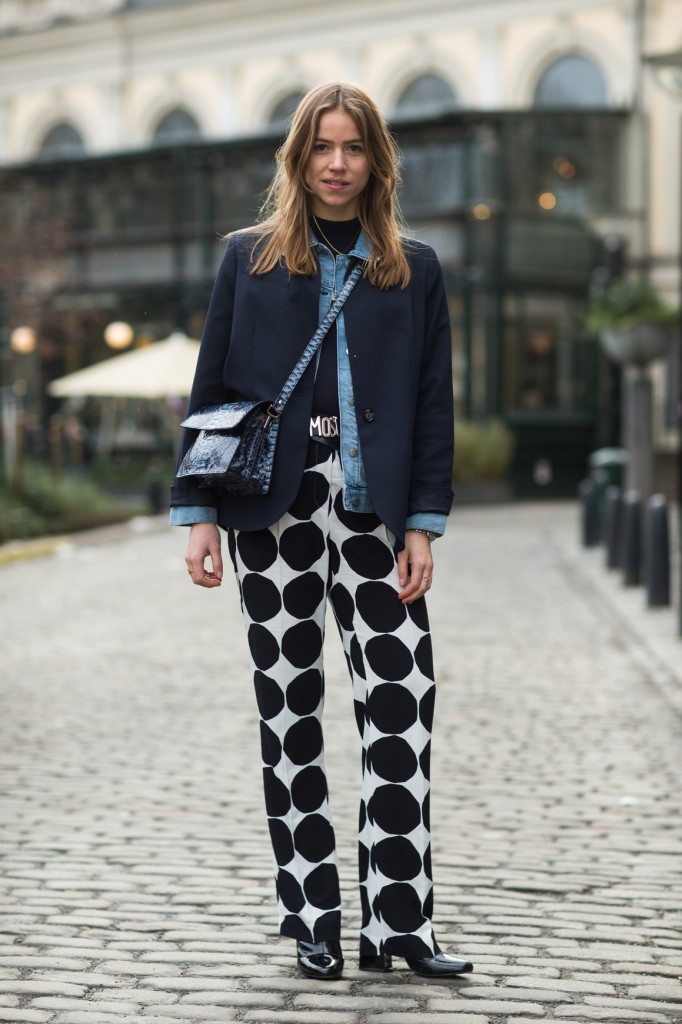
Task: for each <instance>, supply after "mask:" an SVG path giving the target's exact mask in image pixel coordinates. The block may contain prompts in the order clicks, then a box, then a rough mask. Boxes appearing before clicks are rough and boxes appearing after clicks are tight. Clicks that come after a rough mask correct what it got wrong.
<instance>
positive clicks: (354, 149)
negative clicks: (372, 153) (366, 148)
mask: <svg viewBox="0 0 682 1024" xmlns="http://www.w3.org/2000/svg"><path fill="white" fill-rule="evenodd" d="M348 149H349V151H350V152H351V153H354V154H357V153H362V152H363V149H362V145H361V143H359V142H353V143H351V145H350V146H349V147H348Z"/></svg>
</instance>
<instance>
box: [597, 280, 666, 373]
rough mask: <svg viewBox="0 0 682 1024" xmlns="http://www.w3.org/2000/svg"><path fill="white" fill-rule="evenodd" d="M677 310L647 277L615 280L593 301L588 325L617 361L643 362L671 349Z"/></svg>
mask: <svg viewBox="0 0 682 1024" xmlns="http://www.w3.org/2000/svg"><path fill="white" fill-rule="evenodd" d="M677 316H678V313H677V311H676V310H675V309H673V308H672V307H670V306H668V305H667V304H666V303H665V302H663V300H662V299H661V298H660V296H659V295H658V294H657V292H656V291H655V290H654V289H653V288H652V287H651V285H650V284H648V283H647V282H645V281H616V282H614V283H613V284H611V285H609V286H608V287H607V288H606V289H605V290H604V291H603V292H602V293H601V294H600V295H599V296H596V297H594V298H593V299H592V301H591V302H590V305H589V307H588V311H587V317H586V326H587V330H588V331H589V333H590V334H592V335H593V336H595V337H598V338H599V340H600V342H601V345H602V348H603V349H604V352H605V353H606V355H607V356H608V357H609V358H610V359H612V360H613V361H614V362H616V363H620V364H626V363H634V364H635V365H638V366H644V365H645V364H646V363H650V362H652V360H654V359H660V358H661V357H662V356H664V355H665V354H666V352H667V350H668V346H669V344H670V339H671V337H672V331H671V328H672V327H673V326H674V324H675V322H676V319H677Z"/></svg>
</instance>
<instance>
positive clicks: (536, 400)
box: [504, 291, 591, 413]
mask: <svg viewBox="0 0 682 1024" xmlns="http://www.w3.org/2000/svg"><path fill="white" fill-rule="evenodd" d="M583 313H584V310H583V303H582V300H581V299H580V298H572V297H570V296H568V295H557V294H547V293H545V294H541V293H538V292H535V293H533V292H530V291H528V292H520V293H518V294H512V293H509V294H508V295H507V299H506V303H505V330H504V344H505V366H506V367H507V374H506V377H505V398H504V402H505V406H506V409H507V410H508V411H509V410H513V411H522V412H525V413H538V412H547V411H552V412H575V411H576V410H580V409H585V408H587V406H588V404H589V381H590V373H589V363H590V358H591V357H590V352H591V349H590V345H589V343H588V342H587V339H586V338H585V332H584V330H583V328H582V319H583Z"/></svg>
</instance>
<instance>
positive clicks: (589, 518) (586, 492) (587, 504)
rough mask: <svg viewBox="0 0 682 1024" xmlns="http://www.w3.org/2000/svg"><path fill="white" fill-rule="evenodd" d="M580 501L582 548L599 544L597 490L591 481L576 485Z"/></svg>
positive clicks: (582, 481)
mask: <svg viewBox="0 0 682 1024" xmlns="http://www.w3.org/2000/svg"><path fill="white" fill-rule="evenodd" d="M578 497H579V499H580V539H581V541H582V545H583V547H584V548H592V547H594V546H595V544H598V543H599V510H598V508H597V489H596V487H595V486H594V482H593V481H592V480H581V481H580V483H579V484H578Z"/></svg>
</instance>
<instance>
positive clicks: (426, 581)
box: [422, 576, 431, 583]
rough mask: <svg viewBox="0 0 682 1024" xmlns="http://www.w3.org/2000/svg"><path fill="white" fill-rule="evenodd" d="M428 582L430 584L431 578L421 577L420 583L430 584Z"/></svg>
mask: <svg viewBox="0 0 682 1024" xmlns="http://www.w3.org/2000/svg"><path fill="white" fill-rule="evenodd" d="M430 582H431V577H430V576H422V583H430Z"/></svg>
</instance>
